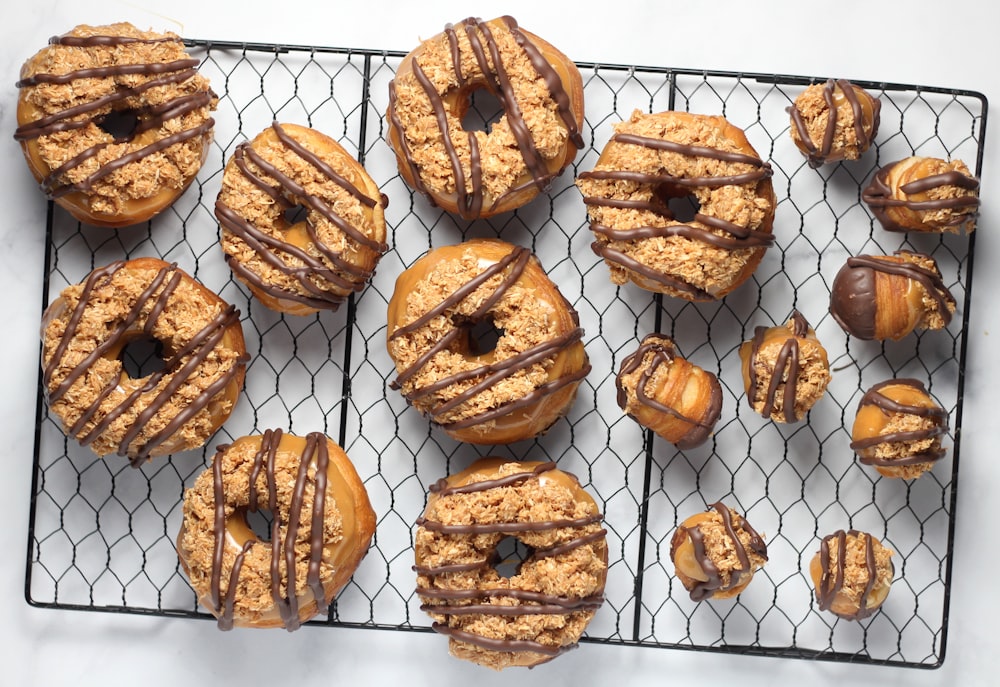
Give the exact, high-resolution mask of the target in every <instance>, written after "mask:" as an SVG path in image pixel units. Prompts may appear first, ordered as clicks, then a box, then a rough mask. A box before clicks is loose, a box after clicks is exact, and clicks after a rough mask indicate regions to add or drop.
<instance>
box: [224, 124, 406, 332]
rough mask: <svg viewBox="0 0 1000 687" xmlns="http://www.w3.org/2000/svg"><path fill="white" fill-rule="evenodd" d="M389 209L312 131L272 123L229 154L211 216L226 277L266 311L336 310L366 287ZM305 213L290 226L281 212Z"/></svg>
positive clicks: (353, 164) (339, 151) (333, 145)
mask: <svg viewBox="0 0 1000 687" xmlns="http://www.w3.org/2000/svg"><path fill="white" fill-rule="evenodd" d="M387 203H388V201H387V199H386V197H385V196H384V195H381V194H380V193H379V190H378V186H377V185H376V184H375V182H374V181H373V180H372V178H371V177H370V176H369V175H368V173H367V172H366V171H365V169H364V167H362V166H361V164H360V163H359V162H358V161H357V160H355V159H354V158H352V157H351V156H350V155H349V154H348V153H347V151H346V150H344V149H343V148H342V147H341V145H340V144H339V143H337V142H336V141H334V140H333V139H332V138H329V137H328V136H325V135H324V134H321V133H320V132H318V131H315V130H313V129H308V128H306V127H304V126H298V125H295V124H279V123H278V122H274V123H273V124H272V125H271V126H270V127H269V128H268V129H265V130H264V131H263V132H261V133H260V134H259V135H257V137H256V138H254V139H253V141H250V142H243V143H241V144H240V145H238V146H237V147H236V150H235V152H234V153H233V156H232V157H231V158H230V160H229V162H228V163H227V164H226V169H225V172H224V173H223V176H222V189H221V191H220V192H219V197H218V200H217V201H216V203H215V216H216V218H217V219H218V220H219V224H220V225H221V228H222V236H221V241H222V248H223V250H224V252H225V255H226V262H227V263H229V267H230V268H231V269H232V271H233V273H234V274H235V275H236V276H237V277H238V278H239V279H240V281H242V282H243V283H244V284H246V285H247V287H248V288H249V289H250V291H251V292H252V293H253V294H254V295H255V296H256V297H257V298H258V299H259V300H260V301H261V302H262V303H264V305H266V306H267V307H269V308H272V309H273V310H278V311H279V312H286V313H290V314H293V315H309V314H312V313H315V312H317V311H319V310H336V309H337V308H338V307H339V306H340V304H341V303H342V302H343V301H344V300H345V299H346V298H347V296H349V295H350V294H351V293H352V292H353V291H360V290H361V289H363V288H364V286H365V284H366V283H368V280H369V279H371V277H372V274H373V273H374V270H375V265H376V263H377V262H378V260H379V258H381V257H382V254H383V253H384V252H385V250H386V248H387V246H386V244H385V213H384V212H383V209H384V208H385V206H386V205H387ZM296 207H303V208H305V216H304V217H303V218H302V219H301V220H300V221H296V222H294V223H292V222H291V221H289V220H288V219H286V212H288V211H289V210H292V209H293V208H296Z"/></svg>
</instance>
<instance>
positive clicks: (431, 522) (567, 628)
mask: <svg viewBox="0 0 1000 687" xmlns="http://www.w3.org/2000/svg"><path fill="white" fill-rule="evenodd" d="M430 491H431V493H430V495H429V497H428V499H427V508H426V510H425V511H424V514H423V516H422V517H420V518H419V519H418V520H417V525H418V527H417V534H416V538H415V542H414V554H415V558H416V565H415V566H414V570H415V571H416V573H417V590H416V591H417V594H418V595H419V596H420V600H421V602H422V604H423V605H421V607H420V608H421V610H424V611H426V612H427V613H428V614H429V615H430V616H431V618H433V620H434V624H433V628H434V630H436V631H437V632H439V633H441V634H443V635H445V636H447V637H448V638H449V640H448V645H449V648H450V651H451V654H452V655H453V656H456V657H458V658H462V659H465V660H468V661H473V662H475V663H478V664H480V665H485V666H489V667H491V668H494V669H496V670H501V669H503V668H506V667H508V666H533V665H537V664H539V663H544V662H546V661H550V660H552V659H553V658H555V657H556V656H558V655H559V654H561V653H563V652H565V651H568V650H569V649H573V648H575V647H576V645H577V641H578V640H579V638H580V635H581V634H582V633H583V631H584V629H585V628H586V626H587V624H588V623H589V622H590V620H591V618H593V616H594V613H595V612H596V611H597V609H598V608H599V607H600V606H601V604H602V603H603V602H604V596H603V595H604V583H605V579H606V577H607V569H608V547H607V543H606V540H605V534H606V531H605V530H604V529H602V528H601V525H600V522H601V520H602V515H601V513H600V511H599V509H598V507H597V504H596V503H594V499H593V498H591V496H590V495H589V494H587V492H585V491H584V490H583V489H582V488H581V487H580V483H579V482H578V481H577V479H576V477H574V476H573V475H570V474H569V473H565V472H562V471H560V470H557V469H556V466H555V463H535V462H526V463H515V462H508V461H505V460H503V459H501V458H485V459H481V460H478V461H477V462H475V463H474V464H473V465H472V466H471V467H470V468H468V469H467V470H464V471H462V472H460V473H458V474H455V475H451V476H450V477H448V478H447V479H442V480H440V481H438V483H437V484H435V485H434V486H432V487H431V490H430ZM510 538H514V539H516V540H517V541H518V542H520V543H521V544H522V545H523V546H524V547H527V552H528V553H527V557H526V558H524V559H523V560H522V561H520V563H519V564H518V565H517V568H516V570H515V571H514V572H513V574H511V575H509V576H506V575H503V574H501V573H500V571H498V570H497V568H495V567H494V566H495V565H497V564H498V563H502V562H503V561H499V560H498V559H499V555H498V553H497V549H498V547H499V546H500V545H501V542H503V541H504V540H508V539H510Z"/></svg>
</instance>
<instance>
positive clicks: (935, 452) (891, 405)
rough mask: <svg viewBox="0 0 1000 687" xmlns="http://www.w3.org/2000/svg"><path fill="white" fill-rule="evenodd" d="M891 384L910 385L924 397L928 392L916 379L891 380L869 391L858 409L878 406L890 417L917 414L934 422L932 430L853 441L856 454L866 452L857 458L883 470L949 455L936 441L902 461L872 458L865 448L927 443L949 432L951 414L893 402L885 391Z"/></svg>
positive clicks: (931, 460)
mask: <svg viewBox="0 0 1000 687" xmlns="http://www.w3.org/2000/svg"><path fill="white" fill-rule="evenodd" d="M890 385H893V386H894V385H904V386H910V387H913V388H915V389H917V390H918V391H920V392H921V393H922V394H926V393H927V390H926V389H925V388H924V385H923V383H922V382H920V381H919V380H916V379H890V380H887V381H884V382H881V383H879V384H876V385H875V386H873V387H872V388H870V389H869V390H868V391H866V392H865V395H864V396H862V397H861V401H860V403H859V404H858V410H859V411H860V410H861V408H863V407H865V406H876V407H877V408H879V409H880V410H881V411H882V412H883V413H884V414H885V415H890V414H903V415H915V416H917V417H921V418H927V419H929V420H931V421H932V423H933V424H931V426H930V427H926V428H924V429H917V430H910V431H905V432H887V433H885V434H879V435H876V436H873V437H868V438H863V439H858V440H857V441H852V442H851V449H852V450H853V451H860V452H864V454H860V453H859V455H858V459H859V460H860V461H861V462H862V463H864V464H865V465H877V466H883V467H889V466H904V465H918V464H920V463H933V462H936V461H938V460H940V459H941V458H943V457H944V456H945V454H946V451H945V450H944V449H943V448H941V446H940V445H939V444H937V443H936V442H935V443H933V444H932V445H931V446H930V447H928V448H927V449H926V450H924V451H920V452H917V453H914V454H913V455H909V456H905V457H900V458H879V457H877V456H875V455H873V453H872V452H868V451H866V449H870V448H873V447H875V446H878V445H879V444H883V443H885V444H889V443H896V442H907V441H925V440H927V439H933V438H935V437H939V436H941V435H943V434H946V433H947V432H948V411H946V410H945V409H944V408H941V407H940V406H937V405H934V406H931V407H927V406H918V405H910V404H906V403H900V402H898V401H894V400H892V399H891V398H889V397H888V396H886V395H885V394H884V393H883V392H882V390H883V389H884V388H885V387H887V386H890Z"/></svg>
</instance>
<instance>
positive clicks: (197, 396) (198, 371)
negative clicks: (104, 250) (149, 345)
mask: <svg viewBox="0 0 1000 687" xmlns="http://www.w3.org/2000/svg"><path fill="white" fill-rule="evenodd" d="M141 339H149V340H152V341H156V342H158V343H159V344H160V345H162V349H163V350H162V359H163V369H162V370H160V371H157V372H153V373H151V374H148V375H146V376H144V377H142V378H132V377H131V376H129V374H127V373H126V371H125V367H124V365H123V363H122V360H121V357H122V351H123V349H124V348H125V347H126V346H127V345H128V344H129V343H131V342H133V341H136V340H141ZM42 343H43V347H42V365H43V368H44V374H43V384H44V387H45V394H46V398H47V400H48V403H49V407H50V409H51V410H52V412H53V413H54V414H55V415H57V416H58V417H59V419H60V420H61V421H62V425H63V429H64V430H65V431H66V433H67V434H68V435H70V436H72V437H74V438H75V439H76V440H77V441H79V442H80V443H81V444H82V445H85V446H90V447H91V449H93V451H94V452H95V453H97V454H98V455H101V456H103V455H107V454H110V453H117V454H118V455H121V456H128V457H129V458H130V459H131V460H132V464H133V465H135V466H138V465H139V464H141V463H142V462H144V461H145V460H146V459H148V458H150V457H151V456H162V455H166V454H168V453H173V452H176V451H186V450H189V449H193V448H198V447H200V446H202V445H203V444H204V443H205V442H206V441H207V440H208V438H209V437H210V436H211V435H212V434H213V433H214V432H215V430H217V429H218V428H219V427H220V426H221V425H222V423H223V422H225V420H226V418H228V417H229V414H230V413H231V412H232V410H233V407H234V405H235V404H236V400H237V398H238V397H239V393H240V390H241V389H242V388H243V377H244V374H245V370H246V363H247V355H246V346H245V345H244V340H243V329H242V327H241V325H240V318H239V311H237V310H236V309H235V308H233V307H232V306H230V305H228V304H226V303H225V302H224V301H223V300H222V299H221V298H219V297H218V296H216V295H215V294H214V293H212V292H211V291H209V290H208V289H207V288H205V287H204V286H202V285H201V284H199V283H198V282H197V281H195V280H194V279H193V278H192V277H191V276H189V275H188V274H187V273H185V272H184V271H183V270H181V269H179V268H178V267H177V266H176V265H170V264H167V263H166V262H164V261H162V260H159V259H156V258H137V259H134V260H129V261H127V262H115V263H112V264H110V265H107V266H105V267H100V268H97V269H95V270H94V271H93V272H91V273H90V275H88V276H87V278H86V279H85V280H84V281H83V282H81V283H80V284H77V285H74V286H69V287H67V288H66V289H64V290H63V292H62V293H61V294H60V295H59V297H58V298H57V299H56V300H55V301H53V302H52V304H51V305H50V306H49V307H48V308H47V309H46V311H45V314H44V315H43V317H42Z"/></svg>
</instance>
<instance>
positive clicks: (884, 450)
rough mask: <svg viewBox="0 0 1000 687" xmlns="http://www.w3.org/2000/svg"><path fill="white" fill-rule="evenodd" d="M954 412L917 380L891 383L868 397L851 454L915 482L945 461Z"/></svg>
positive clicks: (862, 404) (876, 388) (857, 419)
mask: <svg viewBox="0 0 1000 687" xmlns="http://www.w3.org/2000/svg"><path fill="white" fill-rule="evenodd" d="M947 433H948V411H946V410H945V409H944V408H942V407H941V406H939V405H938V404H937V403H935V402H934V400H933V399H931V397H930V394H928V393H927V389H925V388H924V385H923V384H922V383H921V382H920V381H918V380H916V379H890V380H888V381H885V382H881V383H879V384H876V385H875V386H873V387H872V388H871V389H869V390H868V391H866V392H865V395H864V396H862V397H861V402H860V403H859V404H858V412H857V415H856V416H855V418H854V427H853V428H852V430H851V439H852V441H851V449H853V450H854V451H855V452H856V453H857V454H858V459H859V460H860V461H861V462H862V463H864V464H865V465H873V466H874V467H875V469H876V470H878V471H879V473H880V474H882V475H885V476H886V477H902V478H903V479H913V478H916V477H920V475H922V474H924V473H925V472H927V471H928V470H930V469H931V468H932V467H933V466H934V463H935V462H937V461H939V460H941V459H942V458H944V456H945V450H944V449H943V448H941V436H942V435H944V434H947Z"/></svg>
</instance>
